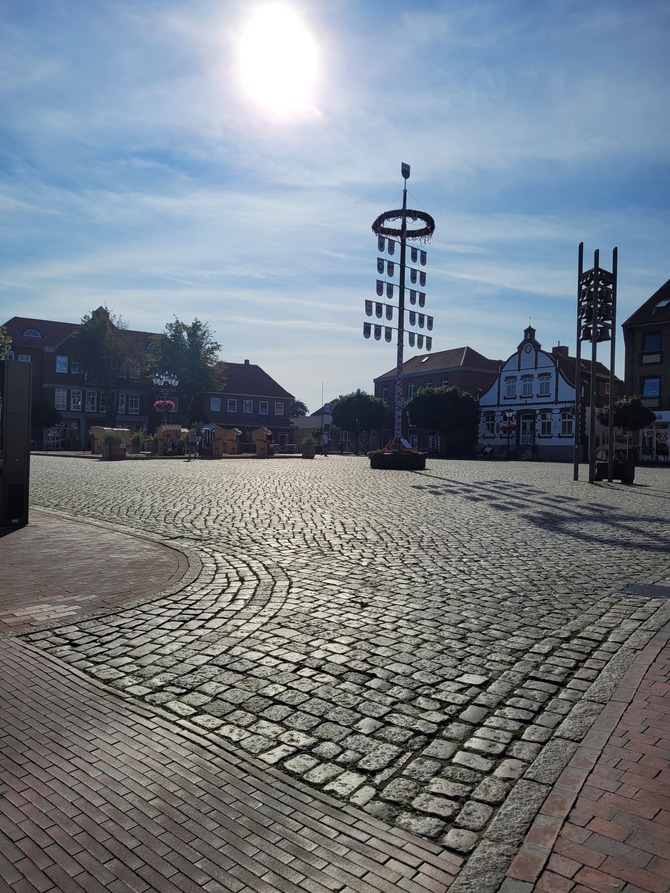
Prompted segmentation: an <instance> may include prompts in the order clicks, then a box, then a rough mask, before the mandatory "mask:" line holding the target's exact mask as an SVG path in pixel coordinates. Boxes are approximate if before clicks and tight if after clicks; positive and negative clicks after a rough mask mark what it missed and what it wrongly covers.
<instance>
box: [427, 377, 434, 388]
mask: <svg viewBox="0 0 670 893" xmlns="http://www.w3.org/2000/svg"><path fill="white" fill-rule="evenodd" d="M426 387H427V388H432V387H433V381H432V379H430V378H427V379H426Z"/></svg>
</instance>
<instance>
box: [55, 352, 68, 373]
mask: <svg viewBox="0 0 670 893" xmlns="http://www.w3.org/2000/svg"><path fill="white" fill-rule="evenodd" d="M56 372H61V373H63V374H67V357H58V356H57V357H56Z"/></svg>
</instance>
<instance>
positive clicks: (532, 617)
mask: <svg viewBox="0 0 670 893" xmlns="http://www.w3.org/2000/svg"><path fill="white" fill-rule="evenodd" d="M332 459H333V461H332V462H331V461H330V459H329V461H328V463H325V462H319V461H316V462H313V463H306V462H302V461H300V460H286V461H283V460H278V461H268V462H250V461H248V460H246V461H243V460H239V461H227V462H220V463H217V462H200V463H180V464H178V465H177V464H174V463H162V462H149V463H133V462H126V463H118V464H117V463H114V464H113V463H82V462H80V461H77V460H76V459H73V460H65V459H60V460H58V462H57V467H56V465H55V463H54V462H53V460H50V459H49V458H47V457H35V458H34V462H33V475H32V487H31V496H32V499H33V501H34V502H35V504H37V505H40V506H43V507H45V508H53V509H56V510H58V511H59V512H61V513H65V514H70V515H72V516H73V517H74V516H76V517H80V518H90V519H91V520H94V521H98V522H106V523H111V524H114V525H117V526H118V527H119V528H120V529H126V530H128V529H130V530H133V531H136V532H138V533H142V534H145V535H148V536H151V537H153V538H155V539H156V540H158V541H166V542H169V543H171V544H172V545H173V546H175V547H176V548H179V547H183V548H187V549H189V550H190V551H192V552H193V553H195V554H197V556H198V558H199V561H200V564H201V567H200V571H199V574H198V577H197V579H195V580H192V581H191V582H189V583H188V584H187V585H186V586H185V587H184V588H183V589H182V590H180V591H178V592H176V593H173V594H171V595H168V596H165V597H159V598H156V599H152V600H147V601H145V602H143V603H141V604H137V605H131V606H128V607H127V608H125V609H123V608H122V609H116V608H115V611H114V612H113V613H109V614H107V615H104V616H96V617H89V618H86V617H82V618H81V619H79V620H77V621H76V622H73V621H72V619H71V618H69V619H68V622H67V624H64V625H61V626H57V625H56V626H53V627H51V628H49V629H42V630H39V631H38V632H32V633H29V634H27V638H29V639H30V640H31V641H32V642H33V643H34V644H35V645H37V646H38V647H40V648H43V649H45V650H47V651H48V652H49V653H50V654H53V655H55V656H58V657H59V658H60V659H62V660H65V661H67V662H68V663H70V664H72V665H73V666H74V667H75V668H77V669H78V670H81V671H82V672H85V673H87V674H89V675H91V676H92V677H94V678H96V679H98V680H100V681H104V682H105V683H106V684H108V685H111V686H112V687H115V688H118V689H119V690H121V691H123V692H124V693H126V694H131V695H132V696H133V697H136V698H137V699H138V700H140V701H145V702H146V703H148V704H152V705H156V706H160V707H161V708H162V709H163V710H167V711H169V712H171V713H172V714H173V715H174V719H175V722H176V723H178V722H181V721H188V722H189V723H193V724H195V725H197V726H199V727H200V728H201V729H202V730H203V731H204V733H205V734H206V735H208V736H210V737H211V738H212V740H216V741H217V742H221V741H223V742H227V743H228V745H229V746H230V747H234V748H239V750H240V751H241V752H243V753H247V754H250V755H253V756H255V757H257V758H258V759H259V760H262V761H264V762H265V763H267V764H268V765H272V766H274V767H276V768H277V769H280V770H283V771H284V772H286V773H289V774H291V775H295V776H298V777H300V778H301V779H302V780H303V781H305V782H307V783H308V784H312V785H314V786H315V787H318V788H320V789H322V790H324V791H327V792H328V793H330V794H334V795H335V796H338V797H340V798H341V799H343V800H346V801H348V802H350V803H352V804H354V805H357V806H359V807H360V808H362V809H364V810H366V811H368V812H369V813H370V814H371V815H375V816H378V817H382V818H384V819H385V820H387V821H390V822H393V823H395V824H397V825H398V827H400V828H404V829H406V830H408V831H412V832H414V833H419V834H423V835H425V836H427V837H430V838H431V839H433V840H437V841H439V842H441V843H442V844H443V845H444V846H445V847H447V848H453V850H454V852H460V853H463V852H468V851H470V850H471V849H472V848H473V847H474V846H475V844H476V842H477V840H478V839H479V835H481V834H482V833H483V832H484V831H485V830H486V828H487V827H488V825H489V824H490V823H491V822H492V821H494V820H495V816H496V810H497V809H498V807H499V805H500V804H501V803H503V801H504V800H505V798H506V797H507V796H508V794H509V792H510V791H511V790H512V789H513V787H514V785H515V783H516V782H517V781H518V780H519V779H521V778H522V777H523V776H524V774H525V773H526V772H528V771H529V770H531V771H530V775H529V776H528V777H529V778H531V779H533V781H534V783H538V784H540V785H541V784H546V783H548V778H549V776H545V775H544V774H543V769H542V767H543V766H548V767H549V772H550V774H551V773H552V772H554V773H555V772H557V771H558V769H559V764H560V761H561V759H563V757H564V755H565V754H569V753H571V750H570V748H572V747H573V745H574V742H578V741H580V740H581V739H582V738H583V737H584V735H585V734H586V732H587V731H588V729H589V728H590V725H591V724H592V722H593V718H594V716H595V715H596V713H597V711H598V710H599V709H600V707H601V706H602V694H600V692H601V691H605V690H606V689H607V688H608V687H610V688H611V686H612V685H613V684H614V683H615V682H616V681H617V680H618V678H620V677H621V675H622V674H623V672H625V669H626V668H627V666H628V664H629V663H630V662H631V661H632V659H633V658H634V656H635V649H636V648H638V649H639V648H641V647H643V646H644V644H645V642H646V641H647V640H648V639H649V638H650V637H651V636H652V635H653V633H654V631H655V630H657V629H658V628H660V626H661V625H662V624H663V623H664V622H665V621H667V619H668V617H669V616H670V613H669V603H668V602H663V601H661V600H659V599H646V600H641V599H639V598H632V597H630V596H626V595H625V594H624V593H623V591H622V590H623V588H624V587H625V586H626V585H627V584H628V583H630V582H635V581H642V582H654V581H656V580H661V579H665V578H667V577H668V576H669V574H668V569H669V566H670V561H669V559H668V558H667V554H668V547H669V542H668V533H667V521H666V517H665V514H664V511H663V506H662V505H659V504H657V501H656V502H655V501H654V494H655V493H656V492H658V490H659V483H658V482H659V480H660V478H659V475H662V474H663V470H661V471H652V470H644V471H640V472H639V477H640V479H641V483H642V484H643V485H644V487H645V492H646V496H647V497H648V498H647V499H646V500H644V501H643V500H641V499H639V498H638V499H631V498H630V494H631V492H635V491H630V490H627V489H626V488H625V487H619V486H599V487H597V488H589V487H588V486H587V485H584V484H575V483H574V482H572V480H571V475H570V471H571V469H569V468H568V467H567V466H561V465H557V466H554V465H536V464H523V465H518V464H517V463H508V464H503V463H475V462H472V463H467V462H463V463H452V462H430V463H429V466H428V467H427V470H426V472H425V473H416V474H405V473H399V474H393V475H390V474H386V473H381V474H380V473H374V472H372V471H371V470H370V469H369V467H368V465H367V463H366V462H365V460H364V459H362V458H354V457H346V458H343V459H341V458H339V457H332ZM165 493H169V494H170V496H169V500H166V499H165ZM552 745H556V747H555V748H554V750H552V749H551V746H552Z"/></svg>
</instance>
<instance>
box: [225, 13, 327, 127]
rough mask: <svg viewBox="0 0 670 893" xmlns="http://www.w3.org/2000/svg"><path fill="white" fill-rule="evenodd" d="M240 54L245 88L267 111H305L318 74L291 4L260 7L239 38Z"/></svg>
mask: <svg viewBox="0 0 670 893" xmlns="http://www.w3.org/2000/svg"><path fill="white" fill-rule="evenodd" d="M239 54H240V73H241V77H242V83H243V85H244V88H245V90H246V91H247V93H248V94H249V95H250V96H251V98H252V99H254V100H255V101H256V102H258V103H259V104H260V105H262V106H263V107H264V108H265V109H266V110H267V111H269V112H272V113H273V114H275V115H277V116H278V117H291V116H293V115H295V114H297V113H300V112H304V111H306V110H308V109H309V107H310V101H311V98H312V92H313V90H314V86H315V82H316V77H317V71H318V59H317V55H318V54H317V47H316V43H315V41H314V38H313V37H312V35H311V34H310V33H309V31H308V30H307V28H306V27H305V25H304V24H303V22H302V21H301V19H300V17H299V16H298V15H297V13H296V12H295V11H294V10H293V9H292V8H291V7H290V6H287V5H286V4H284V3H273V4H269V5H267V6H261V7H260V8H259V9H258V10H257V11H256V12H255V14H254V15H253V16H252V18H251V20H250V21H249V23H248V24H247V26H246V28H245V30H244V33H243V34H242V38H241V40H240V45H239Z"/></svg>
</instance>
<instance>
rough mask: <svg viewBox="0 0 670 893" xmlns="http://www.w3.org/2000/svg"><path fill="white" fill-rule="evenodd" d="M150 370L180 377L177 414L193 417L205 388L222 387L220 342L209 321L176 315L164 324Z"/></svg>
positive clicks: (223, 373)
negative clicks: (188, 319)
mask: <svg viewBox="0 0 670 893" xmlns="http://www.w3.org/2000/svg"><path fill="white" fill-rule="evenodd" d="M155 344H156V347H155V350H154V360H153V363H152V371H153V372H159V373H160V372H170V373H172V374H173V375H175V376H176V377H177V378H178V379H179V384H178V386H177V395H178V397H179V410H180V415H182V416H183V417H184V418H185V419H188V420H189V421H192V420H193V419H194V417H195V416H194V413H195V412H196V410H197V408H198V407H197V400H198V398H199V397H200V396H201V395H202V394H203V393H204V392H205V391H217V390H222V389H223V387H224V385H225V371H224V370H225V364H224V363H222V362H221V361H220V360H219V351H220V350H221V345H220V344H219V343H218V342H217V341H215V340H214V334H213V332H212V329H211V327H210V325H209V323H206V322H204V323H203V322H201V321H200V320H199V319H194V320H193V322H192V323H185V322H182V321H181V320H179V319H177V317H176V316H175V319H174V322H170V323H168V324H167V325H166V326H165V331H164V332H163V334H161V335H159V336H158V337H157V339H156V342H155Z"/></svg>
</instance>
